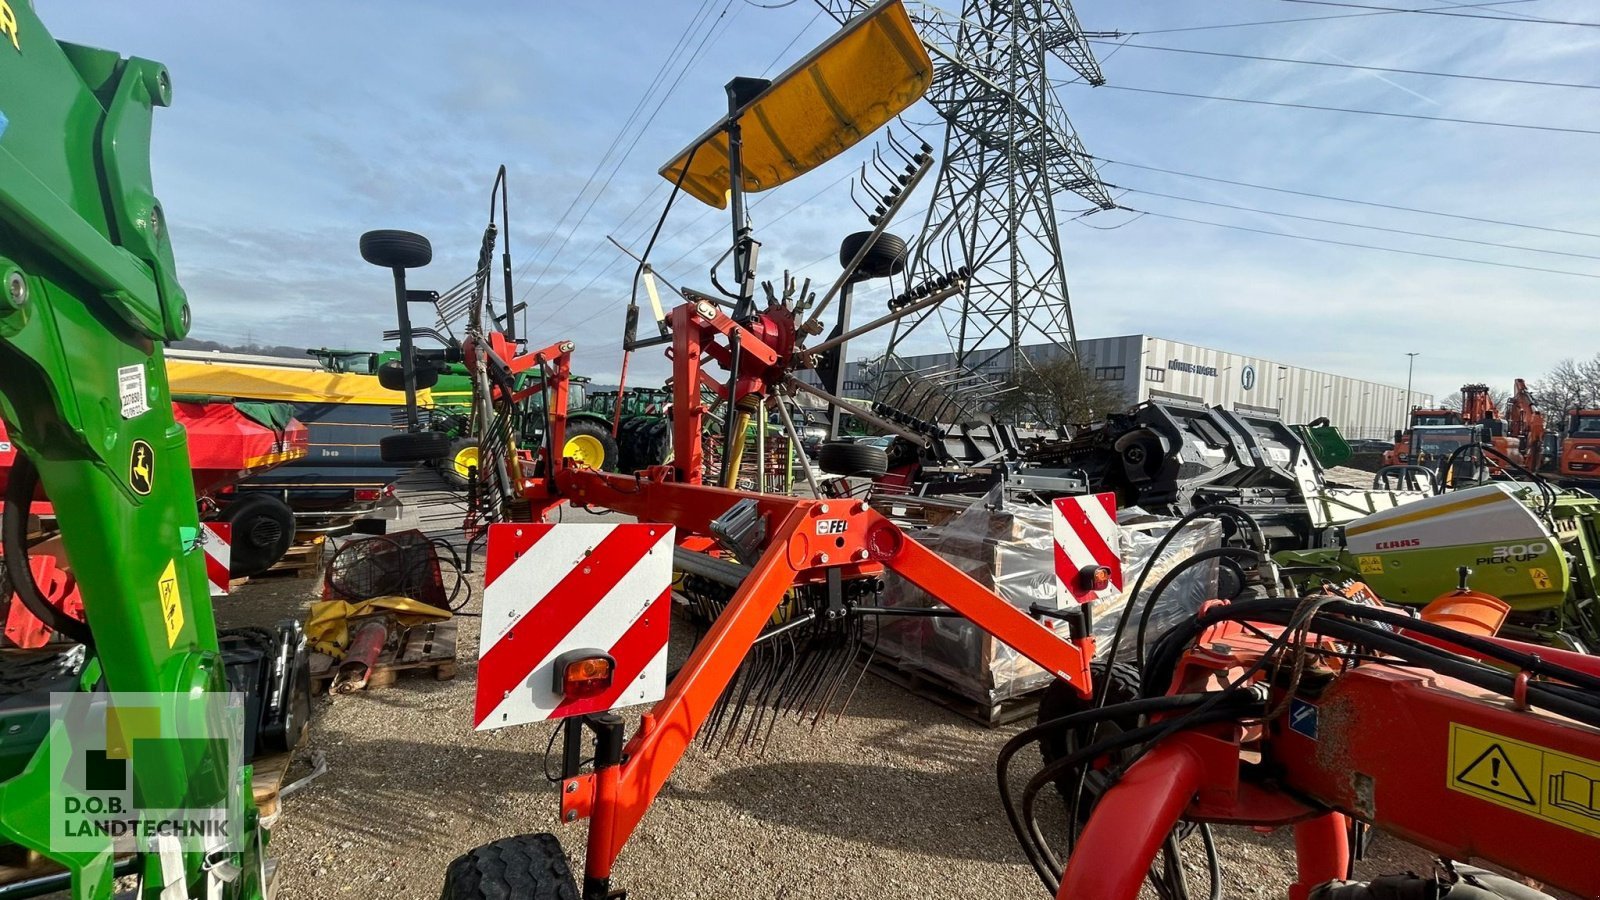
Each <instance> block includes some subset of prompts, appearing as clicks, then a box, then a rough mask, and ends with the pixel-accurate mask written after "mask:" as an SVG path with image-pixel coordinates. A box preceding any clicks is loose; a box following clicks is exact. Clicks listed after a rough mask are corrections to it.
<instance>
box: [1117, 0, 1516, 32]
mask: <svg viewBox="0 0 1600 900" xmlns="http://www.w3.org/2000/svg"><path fill="white" fill-rule="evenodd" d="M1531 2H1533V0H1491V2H1488V3H1472V4H1465V5H1466V6H1470V7H1474V8H1476V7H1482V6H1506V5H1509V4H1512V3H1531ZM1462 6H1463V4H1458V3H1451V4H1448V5H1446V6H1432V7H1424V8H1423V9H1420V10H1419V9H1407V10H1396V11H1395V12H1423V11H1425V10H1429V9H1453V8H1460V7H1462ZM1390 15H1394V12H1389V11H1379V12H1358V13H1335V14H1333V15H1328V16H1300V17H1299V18H1295V19H1264V20H1260V21H1255V22H1228V23H1225V24H1221V25H1189V26H1186V27H1181V28H1153V29H1148V30H1145V31H1134V32H1130V34H1178V33H1179V32H1185V31H1215V30H1217V29H1221V28H1249V27H1251V26H1254V25H1284V24H1287V23H1290V22H1322V21H1325V20H1328V19H1361V18H1366V17H1367V16H1390Z"/></svg>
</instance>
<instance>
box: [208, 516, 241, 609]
mask: <svg viewBox="0 0 1600 900" xmlns="http://www.w3.org/2000/svg"><path fill="white" fill-rule="evenodd" d="M200 549H201V550H202V551H204V552H205V555H206V581H207V582H209V583H210V585H211V596H213V597H226V596H228V594H229V593H230V592H231V591H232V590H233V578H232V569H233V524H232V523H231V522H201V523H200Z"/></svg>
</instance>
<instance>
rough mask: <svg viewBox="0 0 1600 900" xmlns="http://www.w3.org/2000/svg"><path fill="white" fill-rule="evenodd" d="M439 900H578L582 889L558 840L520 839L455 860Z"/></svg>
mask: <svg viewBox="0 0 1600 900" xmlns="http://www.w3.org/2000/svg"><path fill="white" fill-rule="evenodd" d="M439 900H578V884H577V881H576V879H574V877H573V875H572V865H571V864H570V863H569V862H568V861H567V854H566V852H565V851H563V850H562V849H561V842H560V841H559V840H557V839H556V837H555V835H553V834H519V835H514V836H512V837H505V838H501V839H500V840H498V841H493V842H491V843H488V844H484V845H483V846H482V847H478V848H477V849H475V850H471V851H468V852H467V853H465V854H462V855H461V856H458V857H456V859H455V861H454V862H452V863H450V867H449V868H448V869H445V872H444V890H443V891H442V892H441V893H440V894H439Z"/></svg>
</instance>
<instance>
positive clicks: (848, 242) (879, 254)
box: [839, 231, 906, 278]
mask: <svg viewBox="0 0 1600 900" xmlns="http://www.w3.org/2000/svg"><path fill="white" fill-rule="evenodd" d="M870 237H872V232H870V231H858V232H856V233H855V234H852V235H848V236H846V237H845V239H844V240H843V241H841V242H840V243H839V265H841V266H848V265H850V260H852V259H855V256H856V253H857V252H859V251H860V250H861V245H862V244H865V243H866V242H867V238H870ZM905 267H906V242H905V241H904V240H902V239H900V238H898V237H896V236H894V235H892V234H889V233H888V232H884V233H883V234H880V235H878V239H877V240H876V241H874V242H873V244H872V249H870V250H868V251H867V255H866V256H863V257H862V258H861V266H860V268H858V269H856V271H857V272H859V273H861V274H862V275H865V276H867V277H868V278H883V277H885V276H888V275H899V274H900V273H901V272H902V271H904V270H905Z"/></svg>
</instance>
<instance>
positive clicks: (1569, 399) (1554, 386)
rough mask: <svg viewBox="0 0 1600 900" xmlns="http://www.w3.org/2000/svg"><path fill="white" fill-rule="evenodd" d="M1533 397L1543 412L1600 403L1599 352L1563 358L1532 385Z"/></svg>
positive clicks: (1556, 413)
mask: <svg viewBox="0 0 1600 900" xmlns="http://www.w3.org/2000/svg"><path fill="white" fill-rule="evenodd" d="M1532 390H1533V397H1534V401H1535V402H1536V403H1538V405H1539V408H1540V409H1542V410H1543V411H1544V414H1545V415H1546V416H1561V415H1562V414H1564V413H1566V412H1568V411H1570V410H1574V409H1593V408H1594V407H1595V406H1596V405H1597V404H1600V354H1596V355H1595V356H1594V357H1593V358H1591V359H1586V360H1583V361H1582V362H1575V361H1573V360H1572V359H1570V358H1569V359H1563V360H1561V361H1560V362H1558V363H1556V364H1555V365H1554V366H1553V367H1552V368H1551V369H1550V371H1549V372H1547V373H1545V376H1544V377H1543V378H1541V379H1539V380H1538V381H1537V382H1535V383H1534V385H1533V388H1532Z"/></svg>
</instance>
